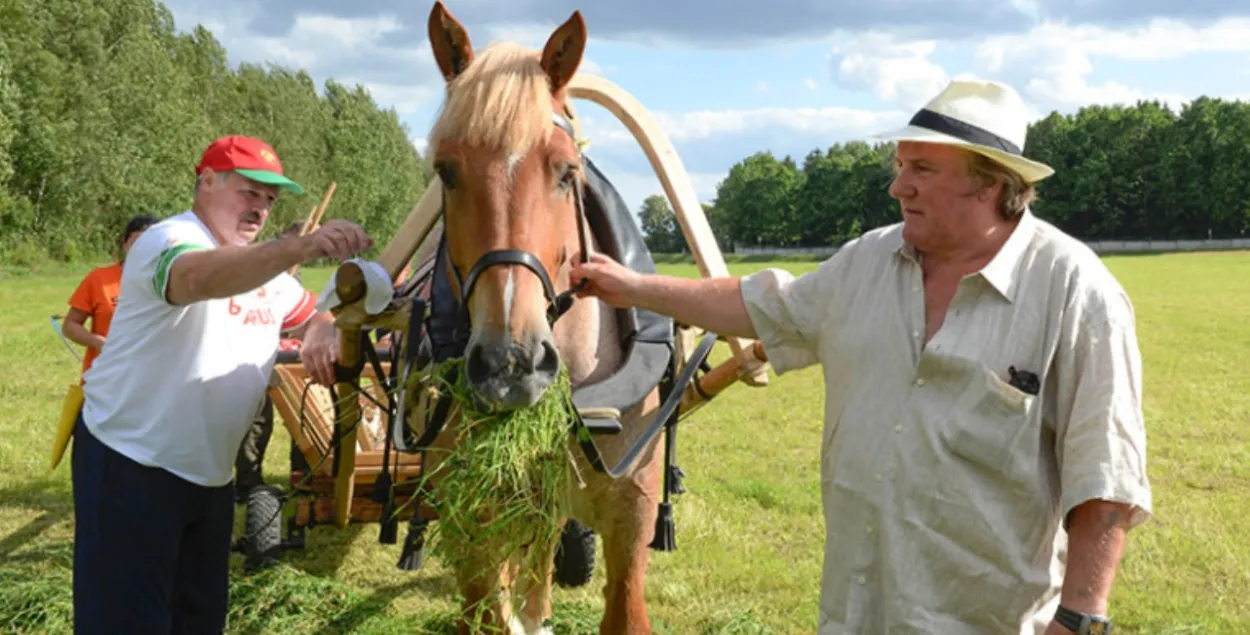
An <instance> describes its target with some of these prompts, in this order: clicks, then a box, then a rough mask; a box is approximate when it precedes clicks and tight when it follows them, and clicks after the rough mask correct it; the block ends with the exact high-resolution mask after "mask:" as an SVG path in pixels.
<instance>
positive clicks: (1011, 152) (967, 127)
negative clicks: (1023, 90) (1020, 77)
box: [876, 79, 1055, 182]
mask: <svg viewBox="0 0 1250 635" xmlns="http://www.w3.org/2000/svg"><path fill="white" fill-rule="evenodd" d="M1028 128H1029V111H1028V109H1027V108H1026V107H1025V105H1024V100H1022V99H1020V95H1019V94H1018V93H1016V91H1015V90H1013V89H1012V88H1011V87H1010V86H1008V85H1006V84H1003V83H1001V82H995V81H989V80H980V79H956V80H953V81H951V83H949V84H947V85H946V89H945V90H943V91H942V92H941V93H940V94H939V95H938V96H937V97H934V98H933V99H932V100H930V101H929V103H928V104H925V106H924V107H923V108H921V109H920V110H919V111H918V112H917V113H916V114H915V116H913V117H912V118H911V121H910V122H908V124H907V125H905V126H903V127H902V128H898V129H895V130H891V131H889V132H885V133H882V134H879V135H876V138H878V139H883V140H889V141H924V142H927V143H946V144H951V145H956V146H960V147H963V148H965V149H967V150H970V151H972V152H976V153H978V154H982V155H985V156H987V157H989V158H991V159H993V160H995V161H998V162H999V163H1002V164H1003V165H1005V166H1007V167H1008V168H1010V169H1012V170H1014V171H1015V172H1017V173H1018V174H1020V176H1022V177H1023V178H1024V180H1025V181H1028V182H1035V181H1040V180H1042V179H1044V178H1046V177H1048V176H1050V175H1052V174H1054V173H1055V170H1054V169H1053V168H1051V167H1050V166H1048V165H1046V164H1044V163H1039V162H1037V161H1033V160H1031V159H1027V158H1025V157H1024V155H1023V150H1024V138H1025V136H1026V133H1027V132H1028Z"/></svg>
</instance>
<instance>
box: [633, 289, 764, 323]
mask: <svg viewBox="0 0 1250 635" xmlns="http://www.w3.org/2000/svg"><path fill="white" fill-rule="evenodd" d="M633 300H634V303H635V304H636V305H637V306H638V307H639V308H643V309H646V310H648V311H654V312H656V313H662V314H664V315H668V316H670V317H672V318H673V319H674V320H677V321H678V322H681V323H683V324H689V325H692V326H697V327H699V328H702V329H704V330H706V331H711V332H713V333H717V334H719V335H724V336H727V337H747V338H755V337H756V334H755V326H754V325H752V324H751V317H750V315H748V314H747V308H746V304H744V303H743V302H742V291H741V287H740V282H739V279H738V278H736V277H728V278H700V279H688V278H679V277H675V276H659V275H653V276H647V277H646V278H644V282H643V283H642V284H640V285H639V288H638V289H637V292H636V296H635V297H634V298H633Z"/></svg>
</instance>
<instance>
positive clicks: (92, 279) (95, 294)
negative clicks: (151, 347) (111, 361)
mask: <svg viewBox="0 0 1250 635" xmlns="http://www.w3.org/2000/svg"><path fill="white" fill-rule="evenodd" d="M157 220H158V219H157V218H156V217H155V216H152V215H150V214H140V215H138V216H135V217H134V218H131V219H130V221H129V222H127V223H126V228H125V229H124V230H122V236H121V241H120V242H119V243H118V245H117V251H118V253H117V255H116V256H117V262H115V263H113V264H111V265H107V266H104V267H97V268H95V269H93V270H92V271H91V273H88V274H87V275H86V277H84V278H83V279H82V282H79V283H78V288H77V289H74V294H73V295H71V296H70V297H69V313H67V314H66V315H65V323H64V324H63V325H62V326H61V331H62V332H63V333H65V337H66V338H68V339H69V340H70V341H72V342H76V343H78V344H81V345H83V346H85V347H86V348H87V352H86V354H84V355H83V357H82V372H84V373H85V372H87V369H88V368H91V363H92V362H94V361H95V358H96V357H98V356H99V355H100V349H101V348H103V347H104V341H105V339H106V338H107V337H108V332H109V324H110V323H111V322H112V321H113V311H114V310H115V309H116V308H117V296H118V295H119V294H120V293H121V287H122V265H123V264H124V263H125V261H126V254H127V253H129V252H130V245H131V244H133V243H134V241H135V239H136V238H138V237H139V235H140V234H142V233H143V230H145V229H147V228H148V227H151V226H152V225H154V224H156V222H157ZM87 320H91V328H90V329H88V328H87ZM81 381H82V380H81V379H79V382H81Z"/></svg>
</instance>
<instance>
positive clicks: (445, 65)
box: [429, 2, 473, 82]
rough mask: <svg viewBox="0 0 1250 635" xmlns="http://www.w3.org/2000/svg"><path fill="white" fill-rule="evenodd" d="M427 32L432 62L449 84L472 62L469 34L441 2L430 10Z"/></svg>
mask: <svg viewBox="0 0 1250 635" xmlns="http://www.w3.org/2000/svg"><path fill="white" fill-rule="evenodd" d="M429 31H430V46H431V47H432V48H433V49H434V61H436V62H438V70H440V71H442V73H443V79H445V80H447V81H449V82H450V81H451V80H453V79H455V78H456V76H457V75H459V74H460V73H463V72H464V69H466V68H468V67H469V64H470V63H471V62H472V61H473V45H472V44H471V43H470V42H469V33H468V32H467V31H465V30H464V25H463V24H460V21H459V20H457V19H456V18H455V16H453V15H452V14H451V12H450V11H448V10H447V7H445V6H443V3H442V2H435V3H434V8H433V9H430V21H429Z"/></svg>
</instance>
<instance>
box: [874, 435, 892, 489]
mask: <svg viewBox="0 0 1250 635" xmlns="http://www.w3.org/2000/svg"><path fill="white" fill-rule="evenodd" d="M895 429H897V427H896V428H895ZM875 478H876V479H877V480H878V481H879V480H881V478H882V476H881V473H880V472H877V474H876V475H875Z"/></svg>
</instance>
